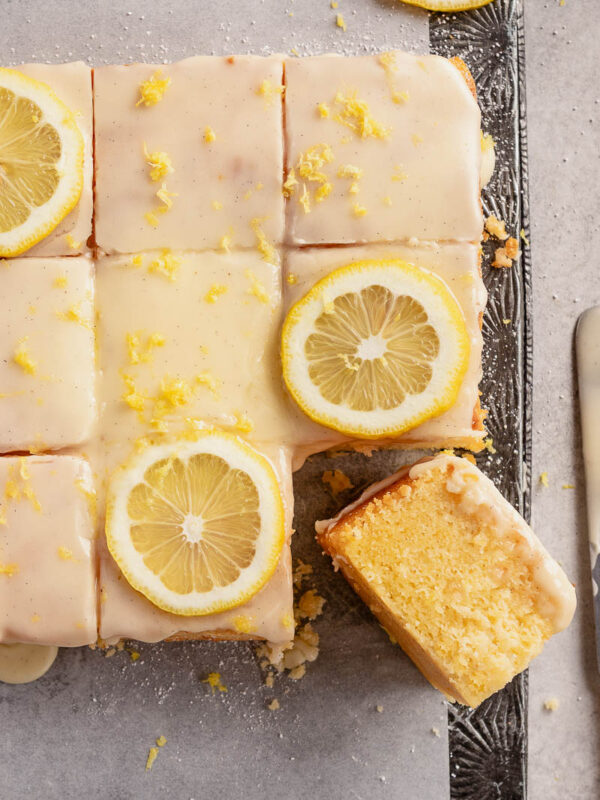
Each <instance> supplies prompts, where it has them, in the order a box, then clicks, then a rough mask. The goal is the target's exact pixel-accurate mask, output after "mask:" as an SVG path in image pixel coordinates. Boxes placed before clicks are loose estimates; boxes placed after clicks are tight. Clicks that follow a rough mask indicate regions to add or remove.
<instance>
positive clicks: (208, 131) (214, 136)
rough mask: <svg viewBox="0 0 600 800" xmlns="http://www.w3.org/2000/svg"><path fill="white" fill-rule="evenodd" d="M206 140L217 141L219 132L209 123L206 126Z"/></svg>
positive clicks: (209, 141) (208, 142) (207, 142)
mask: <svg viewBox="0 0 600 800" xmlns="http://www.w3.org/2000/svg"><path fill="white" fill-rule="evenodd" d="M204 141H205V142H206V144H211V142H216V141H217V134H216V133H215V132H214V131H213V129H212V128H211V127H210V125H207V126H206V127H205V128H204Z"/></svg>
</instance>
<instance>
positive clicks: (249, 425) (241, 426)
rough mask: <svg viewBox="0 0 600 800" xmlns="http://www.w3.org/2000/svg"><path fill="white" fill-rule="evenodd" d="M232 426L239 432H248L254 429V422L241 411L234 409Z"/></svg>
mask: <svg viewBox="0 0 600 800" xmlns="http://www.w3.org/2000/svg"><path fill="white" fill-rule="evenodd" d="M234 428H236V430H238V431H240V432H241V433H250V431H252V430H254V423H253V422H252V420H251V419H250V417H249V416H248V415H247V414H245V413H244V412H243V411H236V412H235V425H234Z"/></svg>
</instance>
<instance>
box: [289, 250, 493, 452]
mask: <svg viewBox="0 0 600 800" xmlns="http://www.w3.org/2000/svg"><path fill="white" fill-rule="evenodd" d="M389 258H392V259H400V260H401V261H405V262H408V263H411V264H414V265H416V266H417V267H420V268H423V269H425V270H428V271H431V272H432V273H434V274H435V275H436V276H437V277H439V278H441V279H442V280H443V281H444V283H445V284H446V285H447V287H448V288H449V289H450V291H451V292H452V294H453V296H454V297H455V298H456V300H457V301H458V303H459V305H460V308H461V311H462V315H463V317H464V321H465V324H466V329H467V333H468V337H469V342H470V354H469V363H468V368H467V371H466V373H465V375H464V378H463V379H462V382H461V385H460V389H459V392H458V396H457V398H456V401H455V402H454V404H453V405H452V407H451V408H450V409H448V410H447V411H445V412H444V413H442V414H440V415H439V416H436V417H433V418H432V419H430V420H428V421H426V422H424V423H422V424H421V425H418V426H417V427H415V428H413V429H412V430H410V431H408V432H407V433H404V434H402V435H401V436H399V437H394V444H395V445H403V446H405V447H431V448H434V447H466V448H469V449H471V450H475V451H477V450H480V449H481V448H482V446H483V438H484V435H485V431H484V428H483V412H482V409H481V407H480V404H479V381H480V380H481V351H482V344H483V340H482V334H481V321H482V316H483V310H484V308H485V303H486V298H487V293H486V290H485V286H484V284H483V280H482V278H481V269H480V251H479V247H478V246H476V245H473V244H469V243H466V242H464V243H446V244H434V243H431V244H429V245H425V244H421V245H413V246H408V245H389V244H380V245H368V246H367V245H364V246H358V247H344V248H341V247H339V248H336V247H328V248H302V249H298V250H290V251H289V252H288V253H287V255H286V259H285V268H284V281H283V286H284V290H283V297H284V309H285V310H286V311H287V310H289V308H290V307H292V306H293V305H294V304H295V303H297V302H298V301H299V300H301V298H302V297H303V296H304V295H305V294H306V293H307V292H308V291H309V290H310V289H311V288H312V286H314V284H315V283H317V281H319V280H321V279H323V278H324V277H325V276H327V275H328V274H330V273H331V272H332V271H333V270H335V269H338V268H340V267H346V266H348V265H352V264H355V263H357V262H364V261H369V260H370V261H373V262H376V263H379V262H381V261H382V260H384V259H389ZM325 318H327V317H325ZM409 321H410V320H409ZM373 333H377V331H372V332H371V334H373ZM336 369H338V370H339V372H340V373H343V372H345V371H348V372H349V373H351V372H352V371H353V370H355V369H356V364H355V363H353V362H352V361H346V362H344V363H340V364H339V365H338V366H337V367H336ZM291 441H293V443H294V444H295V445H296V448H297V452H296V463H297V464H300V463H301V461H302V458H303V457H306V456H308V455H310V454H311V453H313V452H317V451H319V450H323V449H327V448H328V447H329V448H331V447H334V446H340V445H341V444H343V443H347V442H348V437H347V436H344V435H343V434H340V433H339V432H337V431H334V430H331V429H328V428H326V427H323V426H322V425H316V424H315V423H313V422H311V421H310V420H309V419H308V417H305V421H304V422H303V423H302V424H299V425H296V426H295V427H294V430H293V433H292V439H291ZM380 444H382V442H381V441H380Z"/></svg>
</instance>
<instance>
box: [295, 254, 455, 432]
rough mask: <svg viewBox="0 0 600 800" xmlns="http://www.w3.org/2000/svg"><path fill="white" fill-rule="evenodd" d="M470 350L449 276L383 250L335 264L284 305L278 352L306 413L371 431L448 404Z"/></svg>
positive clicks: (390, 428) (406, 424)
mask: <svg viewBox="0 0 600 800" xmlns="http://www.w3.org/2000/svg"><path fill="white" fill-rule="evenodd" d="M469 350H470V344H469V336H468V333H467V330H466V327H465V321H464V317H463V315H462V311H461V309H460V306H459V305H458V303H457V301H456V299H455V298H454V296H453V295H452V293H451V292H450V290H449V289H448V287H447V286H446V284H445V283H444V282H443V281H442V280H441V279H440V278H438V277H436V276H435V275H433V274H432V273H431V272H428V271H427V270H424V269H421V268H419V267H415V266H412V265H411V264H407V263H405V262H403V261H400V260H396V259H385V260H377V261H361V262H358V263H354V264H351V265H350V266H346V267H342V268H340V269H337V270H336V271H335V272H332V273H331V274H330V275H328V276H327V277H326V278H324V279H323V280H321V281H319V282H318V283H317V284H316V285H315V286H313V288H312V289H311V290H310V291H309V292H308V294H307V295H306V296H305V297H304V298H302V300H299V301H298V302H297V303H296V305H295V306H293V307H292V309H291V310H290V312H289V313H288V315H287V318H286V320H285V323H284V326H283V332H282V345H281V356H282V364H283V376H284V378H285V382H286V384H287V386H288V388H289V390H290V392H291V394H292V396H293V397H294V399H295V400H296V402H297V403H298V405H299V406H300V408H302V410H303V411H304V412H305V413H306V414H307V415H308V416H309V417H311V418H312V419H313V420H314V421H316V422H319V423H320V424H322V425H325V426H327V427H329V428H333V429H334V430H337V431H341V432H342V433H345V434H347V435H351V436H359V437H361V438H370V439H376V438H383V437H386V436H392V435H393V436H397V435H399V434H401V433H404V432H405V431H407V430H410V429H411V428H414V427H415V426H416V425H419V424H420V423H422V422H424V421H425V420H426V419H429V418H430V417H434V416H437V415H438V414H441V413H442V412H443V411H445V410H446V409H447V408H449V407H450V406H451V405H453V404H454V402H455V401H456V396H457V394H458V390H459V388H460V385H461V382H462V379H463V377H464V374H465V372H466V369H467V365H468V362H469Z"/></svg>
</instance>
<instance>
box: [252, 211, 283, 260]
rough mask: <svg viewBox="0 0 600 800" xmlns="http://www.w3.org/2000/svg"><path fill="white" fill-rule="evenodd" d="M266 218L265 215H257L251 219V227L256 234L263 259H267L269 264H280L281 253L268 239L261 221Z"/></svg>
mask: <svg viewBox="0 0 600 800" xmlns="http://www.w3.org/2000/svg"><path fill="white" fill-rule="evenodd" d="M265 219H266V218H265V217H262V218H261V217H255V218H254V219H252V220H250V227H251V228H252V230H253V231H254V235H255V236H256V247H257V249H258V252H259V253H260V254H261V256H262V260H263V261H267V262H268V263H269V264H279V253H278V251H277V249H276V247H275V246H274V245H273V244H271V242H270V241H269V240H268V239H267V236H266V234H265V232H264V231H263V229H262V227H261V223H262V222H264V220H265Z"/></svg>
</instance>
